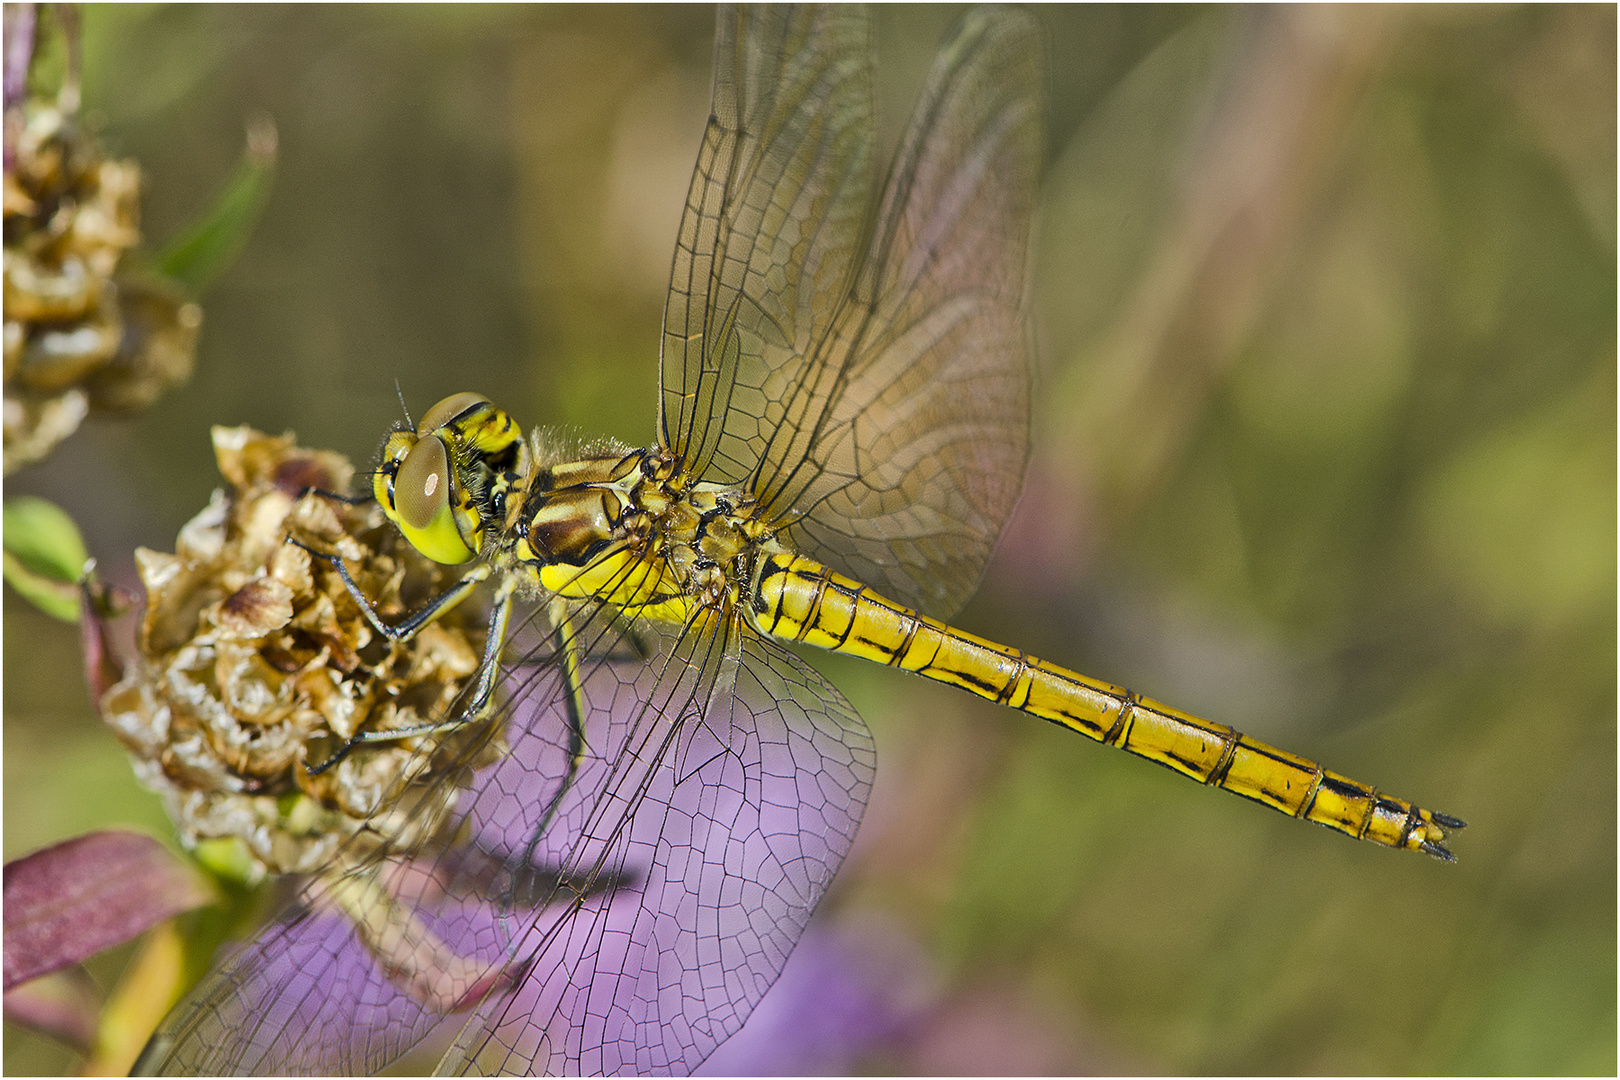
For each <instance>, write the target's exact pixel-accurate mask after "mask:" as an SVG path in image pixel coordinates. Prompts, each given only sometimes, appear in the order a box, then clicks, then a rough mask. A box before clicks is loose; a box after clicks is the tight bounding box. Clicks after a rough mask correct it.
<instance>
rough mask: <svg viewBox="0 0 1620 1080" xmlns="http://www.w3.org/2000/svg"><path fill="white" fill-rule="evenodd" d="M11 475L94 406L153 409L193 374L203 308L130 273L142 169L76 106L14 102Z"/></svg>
mask: <svg viewBox="0 0 1620 1080" xmlns="http://www.w3.org/2000/svg"><path fill="white" fill-rule="evenodd" d="M5 134H6V172H5V200H4V210H5V273H4V286H5V342H4V343H5V406H4V407H5V414H4V421H5V422H4V430H5V471H6V473H8V474H9V473H11V472H13V471H14V470H16V469H17V468H19V467H21V466H23V465H26V464H28V463H30V462H33V461H37V460H39V459H40V458H42V457H44V456H45V455H46V454H48V453H49V452H50V451H51V450H52V449H54V448H55V446H56V445H57V443H59V442H61V441H62V440H63V439H65V438H67V436H68V435H71V434H72V433H73V431H74V430H75V429H76V428H77V427H78V426H79V422H80V421H81V420H82V419H83V418H84V416H85V414H86V413H87V412H88V411H89V410H90V409H91V408H96V409H104V410H109V411H128V410H131V409H138V408H143V407H145V406H146V405H149V404H151V402H152V401H153V400H154V399H155V398H156V397H157V396H158V395H159V394H160V393H161V392H162V391H163V390H164V389H165V388H166V387H168V386H170V385H172V384H174V383H177V382H180V381H183V380H184V379H186V378H187V377H189V376H190V374H191V368H192V361H193V357H194V355H195V351H196V344H197V331H198V328H199V327H200V326H201V324H202V309H201V308H199V307H198V306H197V305H196V304H195V303H192V302H190V301H187V300H186V299H185V298H184V297H183V296H182V295H181V294H180V293H179V292H178V291H176V290H175V289H174V288H172V287H170V286H167V285H165V284H162V283H159V282H157V281H154V280H147V279H142V278H136V277H132V276H129V275H127V274H124V273H122V272H121V260H122V259H123V255H124V253H125V251H127V250H128V249H129V248H131V247H133V246H134V245H135V244H136V243H137V242H138V241H139V240H140V189H141V175H140V169H139V167H138V166H137V165H136V164H135V163H134V162H133V161H114V160H111V159H109V158H107V157H106V156H105V155H104V154H103V153H102V151H101V148H100V146H99V145H97V143H96V140H95V139H94V138H92V137H91V136H90V135H89V134H88V133H86V132H85V131H84V130H83V129H82V128H81V127H80V125H79V124H78V122H77V120H76V118H75V117H74V116H73V115H72V113H71V112H68V111H65V110H64V109H62V108H61V107H60V106H58V105H57V104H55V103H51V102H46V101H42V100H39V99H33V98H30V99H26V100H24V101H20V102H17V103H13V104H11V105H10V107H8V108H7V109H6V114H5Z"/></svg>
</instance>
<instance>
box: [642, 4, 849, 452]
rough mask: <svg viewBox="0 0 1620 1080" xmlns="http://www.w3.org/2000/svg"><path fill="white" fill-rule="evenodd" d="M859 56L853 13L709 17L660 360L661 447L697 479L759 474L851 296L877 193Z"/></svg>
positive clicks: (789, 9) (758, 9)
mask: <svg viewBox="0 0 1620 1080" xmlns="http://www.w3.org/2000/svg"><path fill="white" fill-rule="evenodd" d="M869 53H870V43H869V31H868V27H867V17H866V13H865V11H864V9H862V8H861V7H860V6H858V5H827V6H816V7H794V6H785V5H774V4H773V5H759V6H751V5H750V6H738V7H729V8H724V9H722V10H721V12H720V16H719V20H718V27H717V31H716V37H715V56H714V93H713V104H712V112H711V116H710V118H709V124H708V128H707V129H706V130H705V132H704V136H703V146H702V148H701V150H700V151H699V153H698V162H697V168H696V170H695V171H694V173H693V176H692V185H691V189H690V191H689V193H688V195H687V201H686V211H685V214H684V215H683V217H682V219H681V228H680V234H679V237H678V238H677V241H676V245H675V259H674V265H673V267H672V269H671V273H670V286H669V297H668V300H667V301H666V305H665V310H664V335H663V341H662V348H661V353H660V379H661V385H662V387H663V393H662V395H661V397H660V401H659V433H660V437H661V438H662V440H663V442H664V444H665V445H666V446H668V447H669V448H670V449H672V450H674V451H675V452H676V453H677V454H678V455H680V456H681V458H682V459H683V460H684V461H685V464H686V466H687V467H688V468H689V469H690V470H691V471H692V473H693V474H694V475H696V476H699V477H701V478H703V479H706V480H715V481H721V482H727V483H735V482H741V481H743V480H745V479H747V478H748V477H750V476H751V475H752V474H753V473H754V471H755V468H756V466H757V465H758V462H759V458H760V453H761V451H762V449H763V447H764V446H765V444H766V442H767V440H768V439H769V437H770V432H771V428H772V427H773V425H774V424H775V423H777V422H779V421H780V419H781V412H780V404H779V402H780V392H781V386H782V385H783V384H784V383H785V382H786V383H791V382H792V381H794V380H795V379H796V378H797V377H798V375H797V373H798V372H799V371H800V369H801V368H802V367H803V365H804V364H805V362H806V359H805V358H806V357H808V356H809V355H810V353H811V349H812V344H813V342H814V341H815V340H816V337H817V336H818V335H820V334H822V333H824V332H825V327H826V326H827V325H829V322H830V319H831V315H832V313H833V311H834V310H835V309H836V306H837V303H838V300H839V298H840V297H841V296H843V295H844V294H845V293H846V292H847V290H848V288H849V285H850V281H851V277H852V271H853V266H854V256H855V253H856V251H857V248H858V244H859V241H860V234H861V227H862V219H863V215H864V214H865V213H866V212H867V210H868V204H869V202H870V192H871V190H872V176H871V171H872V165H871V157H872V154H871V133H872V119H871V117H872V91H871V65H870V62H869V59H868V57H869ZM818 318H819V323H818Z"/></svg>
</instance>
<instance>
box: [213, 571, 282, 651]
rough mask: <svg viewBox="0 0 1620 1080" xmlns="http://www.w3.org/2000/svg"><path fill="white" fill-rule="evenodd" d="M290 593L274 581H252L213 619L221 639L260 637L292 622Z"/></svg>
mask: <svg viewBox="0 0 1620 1080" xmlns="http://www.w3.org/2000/svg"><path fill="white" fill-rule="evenodd" d="M292 602H293V591H292V589H290V588H289V587H288V586H287V585H286V584H284V583H283V582H281V581H278V580H276V579H275V578H273V577H259V578H254V579H253V580H252V581H250V582H248V583H247V584H246V585H244V586H242V587H241V588H240V589H237V590H236V591H235V592H234V593H232V594H231V595H230V596H227V597H226V598H225V599H224V600H223V601H221V603H220V605H219V610H218V611H217V612H216V613H215V615H214V625H215V626H216V627H217V628H218V630H219V634H220V636H221V637H224V638H227V639H237V640H240V639H245V638H254V637H263V636H264V635H266V634H268V633H270V632H271V631H272V630H279V629H281V628H282V627H283V626H286V625H287V623H289V622H291V621H292V616H293V603H292Z"/></svg>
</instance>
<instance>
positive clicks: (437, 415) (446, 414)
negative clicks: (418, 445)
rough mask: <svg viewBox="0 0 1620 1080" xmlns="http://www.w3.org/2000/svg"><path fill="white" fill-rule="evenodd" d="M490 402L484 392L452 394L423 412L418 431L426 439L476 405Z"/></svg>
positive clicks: (417, 426)
mask: <svg viewBox="0 0 1620 1080" xmlns="http://www.w3.org/2000/svg"><path fill="white" fill-rule="evenodd" d="M488 404H489V398H487V397H485V396H484V395H483V394H474V393H471V392H463V393H460V394H451V395H450V396H449V397H447V398H445V399H444V400H443V401H441V402H439V403H438V404H437V405H435V406H433V408H431V409H429V410H428V411H427V412H426V413H424V414H423V416H422V422H421V423H419V424H417V425H416V433H417V434H418V435H420V436H421V437H422V438H424V439H425V438H427V436H428V435H430V434H432V433H433V432H435V431H438V430H439V429H440V428H442V427H444V425H446V424H448V423H449V422H450V421H452V420H454V419H455V418H456V417H458V416H460V415H461V414H462V413H464V412H466V411H467V410H468V409H470V408H472V407H473V406H474V405H488Z"/></svg>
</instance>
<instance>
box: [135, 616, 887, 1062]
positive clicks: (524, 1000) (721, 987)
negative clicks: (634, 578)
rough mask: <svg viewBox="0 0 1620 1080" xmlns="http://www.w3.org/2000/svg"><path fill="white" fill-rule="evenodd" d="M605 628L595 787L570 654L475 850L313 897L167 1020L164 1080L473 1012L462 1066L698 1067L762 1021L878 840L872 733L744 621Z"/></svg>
mask: <svg viewBox="0 0 1620 1080" xmlns="http://www.w3.org/2000/svg"><path fill="white" fill-rule="evenodd" d="M580 623H581V625H582V630H581V632H580V636H581V638H582V640H583V641H584V643H585V644H586V646H587V647H586V649H585V654H586V655H587V657H589V658H590V659H589V661H588V663H587V665H586V669H585V671H584V673H583V676H582V682H583V687H582V690H583V692H582V694H581V700H582V702H583V720H584V733H585V740H584V750H583V753H582V754H581V756H580V759H579V766H578V768H577V770H575V771H573V774H572V777H571V782H569V783H567V784H565V778H567V777H569V776H570V762H571V761H572V760H573V758H574V755H575V752H576V749H577V747H576V746H575V745H574V744H573V743H572V741H571V739H570V737H569V733H570V730H571V725H570V722H569V716H570V711H569V706H568V700H569V698H568V695H567V694H566V693H565V690H564V686H563V683H562V680H561V678H560V672H561V671H562V670H563V668H562V665H561V664H559V663H556V662H554V661H553V662H549V663H540V664H535V663H532V662H531V663H530V664H529V665H527V666H526V667H525V668H523V669H521V670H522V678H521V680H518V679H517V678H516V675H515V673H514V679H513V680H509V681H513V682H514V683H516V689H515V693H514V696H513V699H512V701H511V705H510V710H509V711H510V715H511V717H512V722H511V723H510V724H508V725H506V732H505V738H506V740H507V742H508V743H509V752H508V753H507V754H506V755H505V756H504V758H503V759H502V760H501V761H500V762H499V763H498V764H496V765H494V766H491V767H489V768H487V769H485V770H482V771H480V772H479V773H477V775H475V776H474V777H472V778H471V783H470V784H469V785H467V786H466V793H465V795H464V798H463V802H462V804H461V805H460V806H458V808H457V811H456V817H455V819H454V820H452V821H450V822H448V823H447V828H446V829H444V830H442V833H443V834H444V835H447V836H451V837H453V838H454V839H453V842H449V843H447V844H445V845H443V846H441V848H439V849H438V850H436V851H434V852H431V853H417V854H415V855H414V856H412V855H408V854H405V853H402V852H399V851H393V852H390V853H389V854H388V855H387V857H385V858H380V859H374V860H372V861H370V862H368V863H367V864H366V865H365V866H363V867H361V868H359V869H357V870H355V871H354V872H351V873H349V874H347V875H344V876H343V877H341V878H339V879H338V880H336V881H331V880H322V881H318V882H316V883H315V884H314V885H312V886H310V888H308V889H307V890H306V891H305V892H304V894H303V895H302V897H301V902H300V904H299V905H298V907H297V908H296V909H295V910H294V911H293V912H291V913H290V914H289V915H287V916H286V917H285V918H283V920H281V921H280V922H278V923H276V924H275V925H273V926H272V927H270V928H269V929H268V930H266V931H265V932H264V933H263V934H262V935H261V936H260V938H259V939H258V940H256V941H255V942H252V943H250V944H249V945H248V946H247V947H246V948H244V949H243V950H241V951H239V952H238V953H237V954H236V955H235V956H233V957H232V958H231V959H230V960H228V961H227V962H226V963H225V964H224V965H222V966H221V967H220V968H219V969H218V970H216V972H215V973H214V974H212V975H211V976H210V977H209V978H208V979H207V980H206V981H205V983H204V984H202V985H201V986H200V987H199V988H198V989H197V990H196V991H194V993H193V995H192V997H191V998H190V999H189V1001H188V1003H187V1005H186V1006H184V1007H183V1008H182V1009H181V1010H179V1011H177V1013H176V1014H175V1016H174V1017H172V1018H171V1019H170V1020H169V1021H167V1022H166V1023H165V1025H164V1028H163V1029H162V1032H161V1038H162V1039H163V1040H164V1043H163V1045H164V1047H166V1049H167V1057H166V1059H165V1060H163V1061H161V1062H160V1063H158V1064H159V1066H160V1067H161V1068H162V1069H163V1070H164V1071H172V1072H179V1073H193V1074H205V1075H206V1074H213V1073H249V1074H254V1073H259V1074H262V1073H273V1074H292V1073H315V1074H322V1073H352V1072H367V1073H369V1072H375V1071H376V1070H378V1069H380V1068H382V1067H383V1066H385V1065H387V1064H388V1063H389V1062H391V1061H394V1060H395V1059H397V1058H398V1057H399V1056H400V1055H401V1054H402V1053H404V1052H405V1051H406V1050H407V1049H409V1048H410V1047H411V1046H413V1045H415V1044H416V1043H417V1042H418V1041H420V1040H421V1039H422V1038H423V1037H424V1036H425V1035H426V1034H427V1033H428V1032H429V1031H431V1030H432V1029H433V1028H434V1027H435V1026H436V1025H437V1024H439V1023H440V1022H441V1021H443V1020H444V1018H445V1017H446V1016H447V1015H450V1014H452V1013H461V1012H464V1011H465V1010H468V1009H475V1010H476V1011H475V1012H473V1014H472V1018H471V1019H470V1020H468V1021H467V1023H466V1026H465V1028H464V1030H463V1032H462V1035H461V1038H460V1039H458V1040H457V1043H456V1046H455V1049H453V1051H452V1053H451V1056H450V1057H448V1058H447V1059H446V1063H445V1067H446V1068H447V1069H450V1070H451V1071H458V1070H470V1071H495V1072H499V1071H510V1072H519V1073H522V1072H531V1071H547V1072H567V1073H579V1072H582V1071H583V1072H604V1071H605V1072H615V1071H635V1072H660V1071H662V1072H669V1071H685V1070H689V1069H690V1068H692V1067H694V1066H695V1065H696V1064H697V1063H698V1062H700V1061H702V1059H703V1058H704V1057H705V1056H707V1054H708V1053H709V1052H710V1051H711V1050H712V1049H713V1048H714V1046H716V1045H718V1043H719V1042H720V1041H721V1040H723V1039H724V1038H725V1037H726V1036H727V1035H729V1034H730V1033H731V1032H732V1031H734V1030H735V1029H736V1028H737V1027H738V1026H740V1025H741V1023H742V1021H743V1019H744V1018H745V1017H746V1016H747V1014H748V1012H749V1010H750V1009H751V1008H752V1006H753V1004H754V1002H756V1001H757V1000H758V999H759V997H760V996H761V995H762V994H763V993H764V991H765V990H766V989H767V988H768V987H769V986H770V984H771V983H772V982H773V981H774V980H775V977H776V975H777V974H778V973H779V972H780V970H781V967H782V964H783V963H784V962H785V961H786V958H787V954H788V953H789V951H791V949H792V946H793V943H794V942H795V941H796V940H797V938H798V936H799V933H800V931H801V930H802V929H803V926H804V923H805V921H806V920H807V919H808V918H809V915H810V912H811V911H812V910H813V909H814V907H815V904H816V902H817V901H818V900H819V898H820V896H821V894H822V892H823V891H824V890H825V888H826V885H827V883H828V882H829V881H830V880H831V878H832V875H833V873H834V872H835V871H836V869H837V867H838V864H839V862H840V861H841V860H842V859H843V856H844V854H845V852H846V851H847V850H848V847H849V844H850V842H851V841H852V839H853V837H854V833H855V828H856V826H857V824H858V823H859V819H860V815H861V811H862V809H863V807H864V805H865V800H866V794H867V791H868V790H869V788H870V784H871V777H872V773H873V768H874V755H873V750H872V745H871V740H870V736H869V735H868V734H867V732H866V729H865V727H864V725H863V724H862V723H861V721H860V720H859V718H858V717H857V716H856V715H855V714H854V713H853V711H852V710H851V709H850V708H849V706H848V704H847V703H846V702H845V701H844V699H843V698H842V697H841V696H840V695H839V694H838V692H837V691H836V690H834V689H833V688H832V687H831V686H829V685H828V684H827V683H826V682H825V681H824V680H822V679H821V678H820V677H819V676H817V675H816V674H815V673H814V672H812V671H811V670H810V669H808V668H807V667H805V666H804V665H803V664H802V663H800V662H799V661H797V660H796V659H794V658H792V657H790V656H788V655H787V654H785V653H783V652H782V651H781V650H780V649H778V648H777V647H776V646H774V645H772V644H770V643H768V642H763V641H761V640H759V638H758V637H757V635H754V634H753V632H752V631H749V630H747V629H746V628H744V627H743V626H742V625H741V624H740V623H738V622H735V621H733V620H723V619H721V618H719V617H718V616H711V617H709V618H708V620H707V621H706V622H705V623H704V624H702V625H700V626H694V627H692V628H690V629H689V630H688V631H687V632H685V633H683V634H680V635H670V636H668V637H667V638H663V639H660V638H658V637H657V636H656V633H655V628H653V627H642V628H640V630H638V632H637V633H636V634H635V636H634V641H633V642H632V641H631V640H629V639H623V638H620V637H619V632H620V631H621V630H622V629H623V627H622V626H621V625H619V624H617V623H616V622H615V620H613V619H612V618H611V617H610V616H609V615H607V614H606V613H604V612H598V613H597V615H596V617H595V619H594V621H590V622H587V621H586V620H585V619H584V618H581V619H580ZM649 647H655V648H656V650H657V651H656V653H655V655H653V656H651V657H650V658H649V657H647V656H645V655H642V653H643V652H644V650H646V649H647V648H649ZM493 734H494V732H493V729H492V737H493ZM453 771H454V770H450V771H448V772H447V774H446V775H445V776H444V777H442V778H440V781H439V782H444V783H449V782H453V781H454V780H455V779H457V778H456V777H454V776H453V775H452V774H453ZM461 779H466V778H464V777H463V778H461ZM560 792H563V793H564V794H562V795H561V797H560V799H559V793H560Z"/></svg>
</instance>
